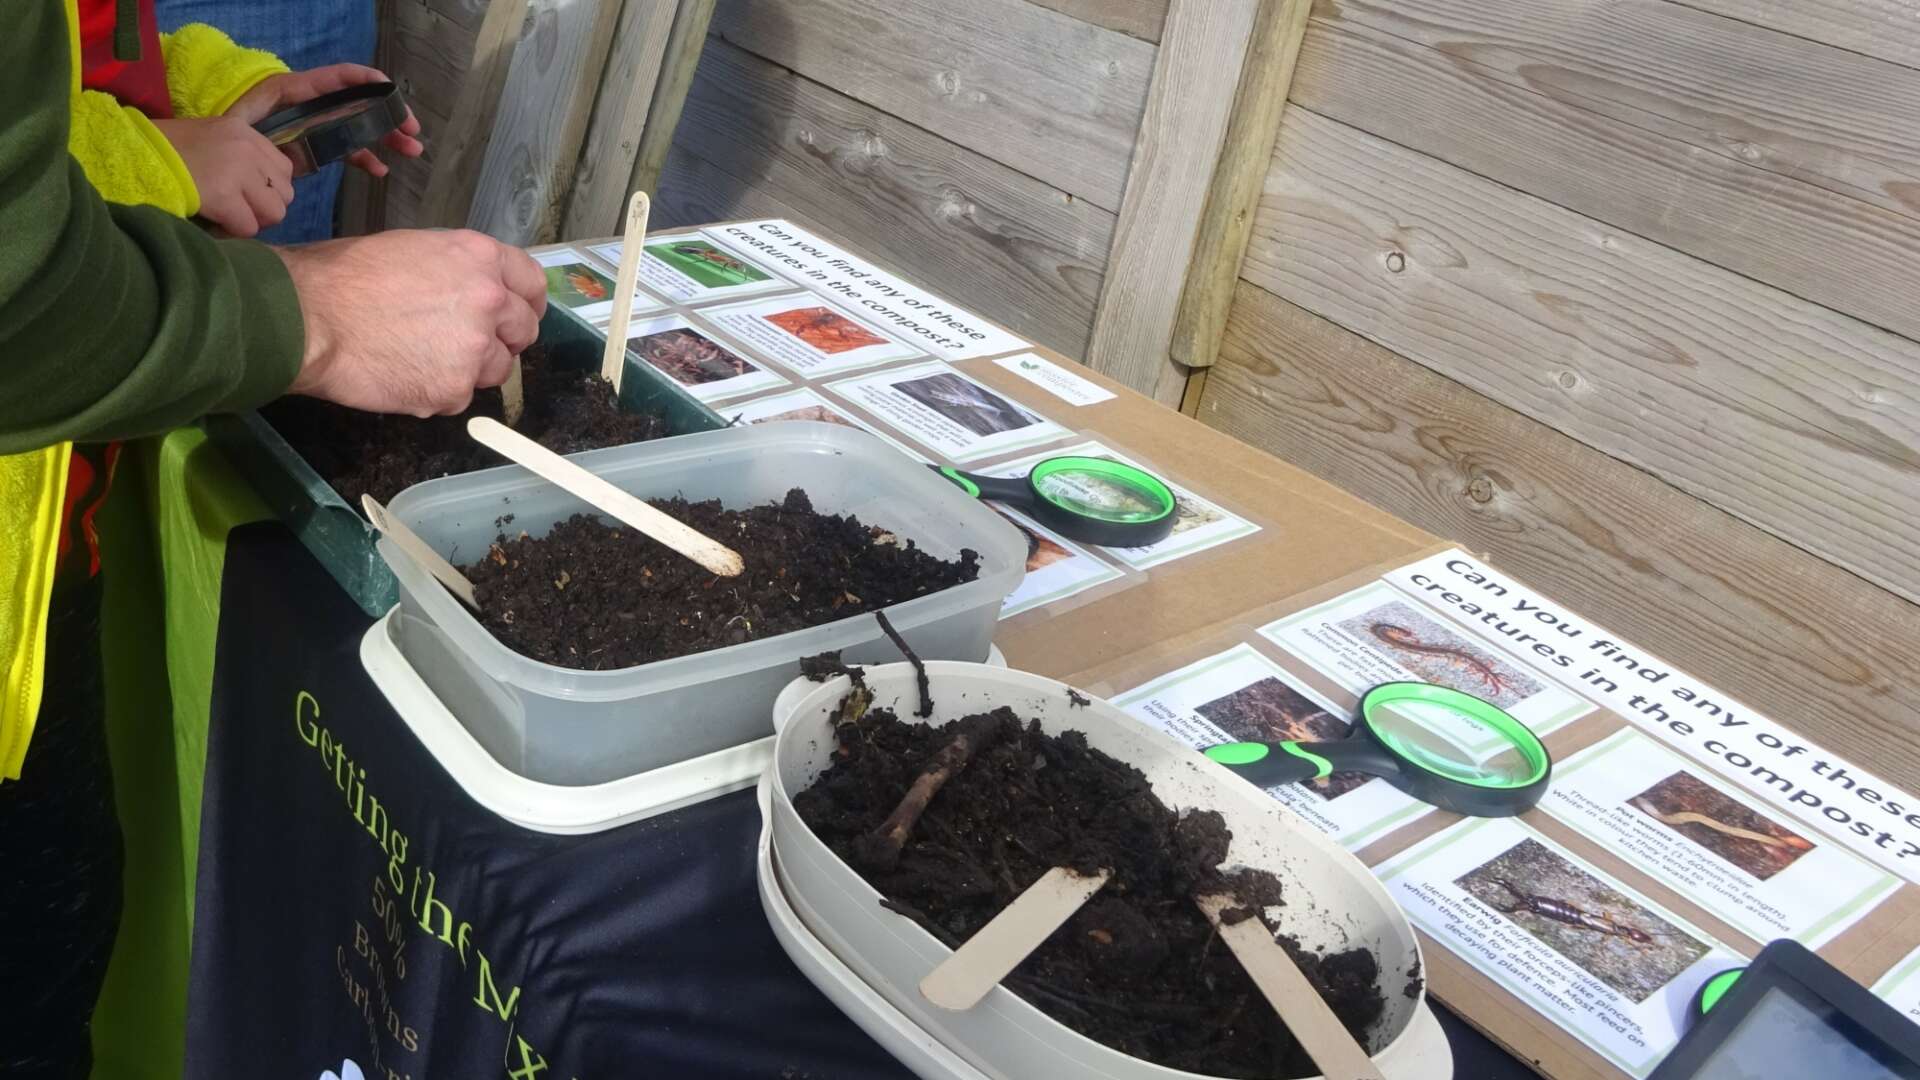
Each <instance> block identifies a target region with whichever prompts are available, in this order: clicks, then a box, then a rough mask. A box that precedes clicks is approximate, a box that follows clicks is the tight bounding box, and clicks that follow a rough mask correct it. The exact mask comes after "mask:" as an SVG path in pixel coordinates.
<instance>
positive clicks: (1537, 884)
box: [1374, 818, 1745, 1077]
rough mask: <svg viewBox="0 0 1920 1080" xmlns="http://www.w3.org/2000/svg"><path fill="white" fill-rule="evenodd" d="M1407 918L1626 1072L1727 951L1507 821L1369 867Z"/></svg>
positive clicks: (1728, 962) (1673, 1034) (1666, 1046)
mask: <svg viewBox="0 0 1920 1080" xmlns="http://www.w3.org/2000/svg"><path fill="white" fill-rule="evenodd" d="M1374 872H1375V873H1376V874H1377V875H1379V877H1380V879H1381V881H1383V882H1385V883H1386V886H1387V892H1388V893H1389V894H1391V895H1392V896H1393V898H1394V899H1395V900H1396V901H1398V902H1399V904H1400V906H1401V907H1402V908H1404V909H1405V910H1406V913H1407V917H1408V918H1410V919H1412V920H1413V923H1414V925H1416V926H1418V927H1420V928H1421V929H1422V930H1425V931H1426V932H1427V933H1428V934H1430V935H1432V937H1433V938H1434V940H1436V941H1438V942H1439V943H1440V944H1442V945H1444V946H1446V947H1447V948H1448V949H1449V950H1451V951H1452V952H1454V953H1456V954H1458V955H1459V956H1460V957H1461V958H1462V959H1463V960H1465V961H1466V962H1467V963H1468V964H1471V965H1472V966H1473V967H1474V968H1475V969H1477V970H1478V971H1480V972H1481V973H1482V974H1484V975H1486V976H1487V977H1488V978H1490V979H1492V980H1493V981H1494V982H1496V983H1499V984H1500V985H1501V986H1502V987H1505V988H1506V989H1507V990H1508V991H1510V992H1511V993H1513V994H1514V995H1515V996H1516V997H1519V998H1520V999H1522V1000H1523V1001H1526V1002H1527V1003H1528V1004H1530V1005H1532V1006H1533V1007H1534V1008H1535V1009H1537V1010H1539V1011H1540V1012H1541V1013H1542V1014H1543V1015H1545V1016H1546V1017H1548V1018H1549V1019H1551V1020H1552V1021H1553V1022H1554V1023H1556V1024H1558V1025H1559V1026H1560V1027H1562V1028H1564V1029H1566V1031H1567V1032H1569V1033H1570V1034H1572V1035H1573V1036H1574V1037H1575V1038H1577V1039H1579V1040H1580V1041H1581V1042H1583V1043H1585V1044H1587V1045H1588V1046H1590V1047H1592V1048H1593V1049H1594V1050H1595V1051H1596V1052H1598V1053H1599V1054H1600V1055H1601V1056H1602V1057H1604V1058H1606V1059H1607V1060H1608V1061H1610V1062H1612V1063H1613V1064H1615V1065H1617V1066H1619V1067H1620V1068H1621V1069H1622V1070H1624V1071H1625V1072H1626V1073H1627V1074H1628V1075H1630V1076H1634V1077H1645V1076H1646V1075H1647V1074H1649V1073H1651V1072H1652V1071H1653V1069H1654V1067H1655V1066H1656V1065H1658V1064H1659V1063H1660V1061H1661V1059H1662V1058H1664V1057H1666V1055H1667V1053H1668V1051H1670V1050H1672V1049H1673V1047H1674V1044H1675V1043H1677V1042H1679V1040H1680V1035H1681V1033H1682V1032H1683V1031H1684V1030H1685V1027H1686V1011H1687V1005H1688V1003H1689V1002H1690V1001H1691V999H1692V998H1693V995H1694V992H1695V991H1697V990H1698V989H1699V988H1700V984H1701V983H1703V982H1705V981H1706V980H1708V979H1710V978H1712V977H1713V976H1714V975H1716V974H1718V973H1720V972H1722V971H1725V970H1727V969H1728V968H1732V967H1739V966H1741V965H1742V964H1744V963H1745V960H1744V959H1742V958H1741V956H1740V955H1739V954H1738V953H1736V952H1734V951H1733V950H1732V949H1730V948H1728V947H1727V946H1725V945H1723V944H1721V943H1720V942H1718V941H1715V940H1714V939H1713V938H1712V937H1710V936H1708V935H1707V934H1706V933H1705V932H1704V931H1702V930H1700V929H1699V928H1697V927H1695V926H1692V925H1690V924H1689V923H1687V922H1685V921H1683V920H1682V919H1681V918H1680V917H1679V916H1677V915H1675V914H1673V913H1672V912H1670V911H1667V910H1666V909H1664V908H1662V907H1660V906H1659V905H1657V904H1655V903H1654V902H1653V901H1651V900H1649V899H1647V898H1646V897H1645V896H1642V895H1640V894H1639V893H1637V892H1635V891H1634V890H1632V889H1630V888H1628V887H1627V886H1626V885H1624V884H1622V883H1620V882H1617V881H1613V880H1610V879H1609V878H1607V877H1606V876H1605V875H1604V874H1602V873H1600V871H1598V870H1597V869H1595V868H1594V867H1593V866H1591V865H1589V864H1587V863H1585V862H1583V861H1582V860H1581V859H1579V858H1578V857H1577V856H1575V855H1573V854H1572V853H1571V852H1569V851H1567V850H1566V849H1565V848H1562V847H1560V846H1559V845H1558V844H1555V843H1554V842H1553V841H1552V840H1549V839H1548V838H1547V837H1545V836H1543V835H1541V834H1540V833H1539V832H1536V831H1535V830H1533V829H1530V828H1528V827H1527V826H1526V825H1524V824H1522V823H1520V821H1519V820H1517V819H1515V818H1471V819H1468V820H1466V821H1463V822H1461V823H1460V824H1459V825H1456V826H1454V827H1452V828H1450V829H1446V830H1443V831H1441V832H1439V833H1436V834H1435V835H1434V836H1432V837H1430V838H1429V839H1427V840H1425V841H1423V842H1422V843H1420V844H1417V845H1415V846H1414V847H1412V848H1410V849H1408V850H1407V851H1406V852H1404V853H1402V854H1401V855H1399V856H1397V857H1396V858H1393V859H1389V860H1388V861H1387V862H1385V863H1383V864H1381V865H1380V866H1379V867H1377V868H1376V869H1375V871H1374Z"/></svg>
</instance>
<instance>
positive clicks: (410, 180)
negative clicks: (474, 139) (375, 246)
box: [381, 104, 452, 229]
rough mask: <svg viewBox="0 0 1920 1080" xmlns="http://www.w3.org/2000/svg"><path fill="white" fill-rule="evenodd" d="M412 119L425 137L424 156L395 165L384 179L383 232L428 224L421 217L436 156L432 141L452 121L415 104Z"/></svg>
mask: <svg viewBox="0 0 1920 1080" xmlns="http://www.w3.org/2000/svg"><path fill="white" fill-rule="evenodd" d="M413 115H414V116H416V117H418V118H419V120H420V130H421V131H422V132H423V133H424V134H425V135H426V142H427V152H426V153H425V154H423V155H421V156H420V157H419V158H418V159H416V160H414V161H407V162H401V163H397V164H395V165H394V167H393V172H392V173H391V174H389V175H388V177H387V180H386V187H387V190H386V200H385V206H383V207H382V212H383V213H382V219H381V226H382V227H383V228H388V229H411V228H419V227H425V226H427V225H428V224H429V222H427V221H426V219H425V218H424V217H422V216H421V215H422V214H423V213H424V212H425V209H426V202H427V187H428V185H430V184H431V183H432V182H433V175H434V164H435V162H436V161H437V160H438V157H439V153H440V151H439V146H438V144H437V142H436V139H437V138H438V136H439V134H440V133H441V132H442V131H445V130H447V128H448V126H449V125H450V124H451V123H452V121H450V120H448V119H447V118H446V117H444V116H439V115H436V114H435V113H434V112H433V110H431V109H429V108H427V107H425V106H423V105H419V104H415V105H414V106H413Z"/></svg>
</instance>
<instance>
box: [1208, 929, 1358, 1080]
mask: <svg viewBox="0 0 1920 1080" xmlns="http://www.w3.org/2000/svg"><path fill="white" fill-rule="evenodd" d="M1194 902H1195V903H1197V904H1199V905H1200V910H1201V911H1203V912H1205V913H1206V916H1207V919H1208V921H1210V922H1212V923H1213V925H1214V927H1215V928H1216V929H1218V930H1219V931H1220V940H1221V941H1224V942H1226V943H1227V948H1229V949H1232V950H1233V955H1234V957H1235V958H1236V959H1238V960H1239V961H1240V966H1241V967H1243V968H1245V969H1246V970H1247V974H1248V975H1249V976H1251V977H1252V978H1253V983H1254V985H1255V986H1258V987H1259V988H1260V992H1261V993H1262V994H1265V995H1266V998H1267V1004H1269V1005H1272V1006H1273V1011H1274V1012H1276V1013H1279V1014H1280V1019H1281V1020H1282V1021H1283V1022H1284V1023H1285V1024H1286V1025H1287V1030H1288V1031H1290V1032H1292V1033H1293V1037H1294V1038H1296V1039H1298V1040H1300V1045H1301V1046H1304V1047H1306V1050H1307V1055H1308V1056H1309V1057H1311V1058H1313V1063H1314V1064H1315V1065H1318V1066H1319V1067H1320V1072H1321V1074H1322V1075H1323V1076H1324V1077H1325V1078H1326V1080H1383V1078H1382V1076H1381V1075H1380V1067H1379V1066H1378V1065H1375V1064H1374V1063H1373V1059H1372V1058H1371V1057H1368V1056H1367V1052H1366V1051H1365V1050H1364V1049H1362V1048H1361V1046H1360V1044H1359V1043H1358V1042H1356V1041H1354V1038H1353V1034H1352V1033H1351V1032H1349V1031H1348V1030H1347V1027H1346V1025H1345V1024H1342V1023H1341V1022H1340V1018H1339V1017H1337V1016H1335V1015H1333V1009H1332V1008H1330V1007H1329V1006H1328V1005H1327V1002H1326V999H1325V998H1322V997H1321V996H1320V992H1319V991H1318V990H1315V989H1314V988H1313V984H1312V983H1310V982H1308V981H1307V977H1306V975H1305V974H1303V973H1302V972H1301V971H1300V968H1299V965H1297V964H1295V963H1294V962H1293V957H1291V956H1288V955H1287V950H1285V949H1283V948H1281V947H1280V943H1279V942H1277V941H1275V940H1273V934H1272V933H1271V932H1270V931H1268V930H1267V927H1266V924H1265V923H1263V922H1261V921H1260V920H1259V919H1258V918H1250V919H1242V920H1241V921H1239V922H1237V923H1234V924H1233V925H1231V926H1229V925H1228V924H1227V923H1225V922H1223V921H1222V920H1221V918H1220V914H1221V912H1224V911H1226V910H1228V909H1230V908H1235V907H1239V906H1240V904H1239V901H1237V900H1235V899H1234V898H1233V897H1231V896H1224V895H1214V896H1196V897H1194Z"/></svg>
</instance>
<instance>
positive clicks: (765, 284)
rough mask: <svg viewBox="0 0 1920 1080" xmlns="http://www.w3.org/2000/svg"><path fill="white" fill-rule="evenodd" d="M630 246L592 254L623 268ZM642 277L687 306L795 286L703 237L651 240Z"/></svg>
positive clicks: (607, 247)
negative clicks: (625, 254)
mask: <svg viewBox="0 0 1920 1080" xmlns="http://www.w3.org/2000/svg"><path fill="white" fill-rule="evenodd" d="M625 249H626V245H625V244H624V243H622V242H621V241H618V240H616V241H614V242H612V243H610V244H595V245H594V246H592V247H590V248H588V249H587V250H588V251H591V252H593V253H594V254H595V255H597V256H599V257H600V258H602V259H605V260H606V261H607V262H608V263H609V264H611V265H613V266H619V265H620V257H621V255H622V254H623V253H624V251H625ZM640 250H641V251H642V253H643V254H642V256H641V259H640V267H639V277H640V281H641V282H642V283H643V284H645V285H646V286H647V288H649V289H652V290H654V291H655V292H657V293H659V294H660V295H662V296H665V297H667V298H668V299H670V300H675V301H678V302H680V303H682V304H701V303H707V302H710V301H715V300H726V299H732V298H737V297H742V296H752V295H755V294H758V293H766V292H779V291H781V290H783V289H791V288H792V287H793V286H792V285H791V284H789V283H788V282H787V281H786V279H784V278H782V277H780V276H779V275H778V274H775V273H773V272H772V271H771V270H768V269H766V268H765V267H763V266H760V265H759V264H758V263H755V262H754V261H753V260H752V259H750V258H748V257H747V256H745V255H742V254H741V253H740V252H738V251H735V250H733V249H732V248H729V247H727V246H725V245H723V244H719V243H716V242H714V240H713V239H712V238H711V237H709V236H706V235H705V234H702V233H685V234H682V235H678V236H656V237H650V238H649V239H648V240H647V242H646V243H645V244H644V245H643V246H642V247H641V249H640Z"/></svg>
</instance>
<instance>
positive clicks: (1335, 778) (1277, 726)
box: [1193, 675, 1373, 802]
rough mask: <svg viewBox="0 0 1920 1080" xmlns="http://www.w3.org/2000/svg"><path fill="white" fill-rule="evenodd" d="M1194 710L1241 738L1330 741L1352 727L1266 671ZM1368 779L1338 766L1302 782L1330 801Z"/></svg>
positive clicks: (1278, 740) (1308, 788) (1346, 733)
mask: <svg viewBox="0 0 1920 1080" xmlns="http://www.w3.org/2000/svg"><path fill="white" fill-rule="evenodd" d="M1193 711H1194V712H1197V713H1199V714H1200V715H1201V716H1204V717H1206V718H1207V720H1208V721H1209V722H1211V723H1212V724H1213V726H1214V727H1217V728H1219V729H1220V730H1221V731H1224V732H1226V733H1227V734H1228V735H1229V736H1231V737H1233V738H1235V739H1239V740H1242V741H1244V742H1331V741H1333V740H1335V739H1344V738H1346V737H1347V735H1348V734H1349V733H1350V732H1352V731H1353V725H1352V724H1351V723H1349V722H1347V721H1345V720H1342V719H1340V718H1339V717H1337V716H1335V715H1333V714H1332V713H1330V712H1328V711H1327V710H1325V709H1323V708H1321V707H1320V706H1318V705H1315V704H1314V703H1313V702H1311V701H1309V700H1307V698H1306V696H1305V695H1304V694H1302V693H1300V691H1298V690H1295V689H1294V688H1293V687H1291V686H1288V685H1287V684H1286V683H1284V682H1282V681H1280V680H1279V679H1277V678H1274V677H1273V676H1271V675H1269V676H1267V677H1266V678H1264V679H1261V680H1260V681H1259V682H1256V683H1249V684H1248V685H1246V686H1243V687H1241V688H1240V689H1238V690H1235V691H1234V692H1233V693H1231V694H1228V695H1226V696H1225V697H1218V698H1214V699H1213V700H1212V701H1209V702H1207V703H1206V704H1205V705H1201V706H1197V707H1196V708H1195V709H1194V710H1193ZM1371 779H1373V777H1371V776H1368V775H1367V774H1365V773H1356V772H1339V773H1334V774H1333V775H1332V776H1329V777H1327V778H1326V779H1324V780H1310V781H1308V782H1307V783H1305V784H1304V785H1302V786H1303V787H1305V788H1306V789H1307V790H1308V791H1311V792H1313V793H1314V794H1315V795H1318V796H1320V797H1321V798H1323V799H1326V800H1328V801H1329V802H1331V801H1332V800H1334V799H1337V798H1339V797H1340V796H1342V795H1345V794H1346V793H1347V792H1349V791H1352V790H1353V789H1354V788H1357V787H1359V786H1360V785H1361V784H1364V783H1366V782H1367V781H1369V780H1371Z"/></svg>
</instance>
